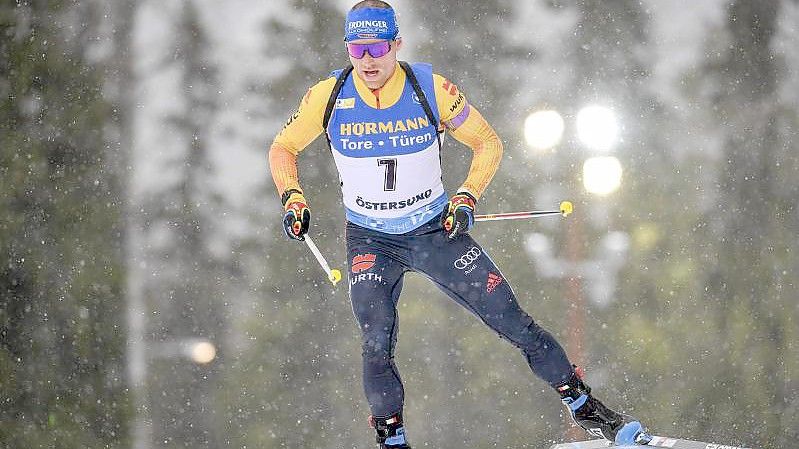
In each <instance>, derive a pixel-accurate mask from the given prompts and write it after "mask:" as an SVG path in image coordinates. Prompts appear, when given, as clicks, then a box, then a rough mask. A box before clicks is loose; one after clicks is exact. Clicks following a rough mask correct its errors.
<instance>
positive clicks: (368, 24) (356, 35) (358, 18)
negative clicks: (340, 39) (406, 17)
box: [344, 8, 399, 42]
mask: <svg viewBox="0 0 799 449" xmlns="http://www.w3.org/2000/svg"><path fill="white" fill-rule="evenodd" d="M398 34H399V28H398V27H397V18H396V16H395V15H394V10H393V9H385V8H360V9H356V10H353V11H350V12H349V13H348V14H347V20H346V21H345V22H344V42H350V41H354V40H357V39H383V40H387V41H390V40H394V39H395V38H396V37H397V35H398Z"/></svg>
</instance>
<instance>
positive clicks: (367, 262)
mask: <svg viewBox="0 0 799 449" xmlns="http://www.w3.org/2000/svg"><path fill="white" fill-rule="evenodd" d="M375 260H377V256H375V255H374V254H358V255H356V256H355V257H353V258H352V272H353V273H360V272H361V271H366V270H368V269H370V268H372V267H373V266H375Z"/></svg>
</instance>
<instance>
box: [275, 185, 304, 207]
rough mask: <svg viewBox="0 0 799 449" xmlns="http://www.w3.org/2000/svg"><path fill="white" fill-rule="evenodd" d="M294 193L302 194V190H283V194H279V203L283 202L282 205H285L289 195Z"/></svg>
mask: <svg viewBox="0 0 799 449" xmlns="http://www.w3.org/2000/svg"><path fill="white" fill-rule="evenodd" d="M295 193H299V194H300V195H302V190H299V189H288V190H286V191H285V192H283V195H281V196H280V202H281V204H283V206H285V205H286V201H288V200H289V198H290V197H291V195H293V194H295Z"/></svg>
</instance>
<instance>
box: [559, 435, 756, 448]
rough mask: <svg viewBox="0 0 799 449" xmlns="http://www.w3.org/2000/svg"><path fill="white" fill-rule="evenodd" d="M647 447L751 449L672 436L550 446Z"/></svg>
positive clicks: (578, 442)
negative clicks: (632, 441) (633, 441)
mask: <svg viewBox="0 0 799 449" xmlns="http://www.w3.org/2000/svg"><path fill="white" fill-rule="evenodd" d="M646 447H662V448H668V449H749V448H745V447H739V446H729V445H726V444H716V443H705V442H702V441H693V440H683V439H680V438H670V437H661V436H652V441H650V442H649V443H647V444H646V445H637V444H634V445H624V446H617V445H614V444H613V443H611V442H610V441H607V440H589V441H576V442H573V443H560V444H555V445H552V447H550V449H607V448H618V449H621V448H624V449H644V448H646Z"/></svg>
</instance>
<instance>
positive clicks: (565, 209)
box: [474, 201, 574, 221]
mask: <svg viewBox="0 0 799 449" xmlns="http://www.w3.org/2000/svg"><path fill="white" fill-rule="evenodd" d="M572 210H574V206H572V203H571V201H563V202H562V203H560V210H531V211H527V212H505V213H499V214H485V215H475V216H474V221H497V220H517V219H520V218H537V217H548V216H550V215H563V216H564V217H566V216H568V215H569V214H570V213H572Z"/></svg>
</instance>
